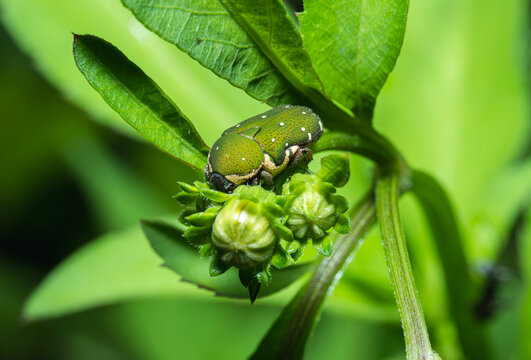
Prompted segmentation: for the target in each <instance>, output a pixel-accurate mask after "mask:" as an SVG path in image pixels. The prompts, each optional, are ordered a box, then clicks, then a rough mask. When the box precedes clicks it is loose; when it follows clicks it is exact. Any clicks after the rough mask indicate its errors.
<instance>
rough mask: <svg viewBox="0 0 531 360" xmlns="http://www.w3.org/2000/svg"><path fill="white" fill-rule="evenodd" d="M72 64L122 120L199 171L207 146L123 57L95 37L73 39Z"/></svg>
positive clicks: (203, 164) (167, 101) (149, 80)
mask: <svg viewBox="0 0 531 360" xmlns="http://www.w3.org/2000/svg"><path fill="white" fill-rule="evenodd" d="M74 57H75V60H76V64H77V66H78V67H79V69H80V70H81V72H82V73H83V75H85V77H86V78H87V80H88V81H89V83H90V84H91V85H92V86H93V87H94V89H96V90H97V91H98V92H99V93H100V94H101V96H102V97H103V98H104V99H105V101H106V102H107V103H108V104H109V105H110V106H111V107H112V108H113V109H114V110H115V111H116V112H118V113H119V114H120V115H121V116H122V117H123V118H124V120H125V121H127V122H128V123H129V124H130V125H131V126H132V127H134V128H135V129H136V130H137V131H138V132H139V133H140V134H141V135H142V136H143V137H145V138H146V139H148V140H149V141H151V142H152V143H153V144H155V145H156V146H157V147H158V148H160V149H161V150H163V151H165V152H167V153H168V154H170V155H171V156H173V157H175V158H177V159H179V160H181V161H183V162H185V163H187V164H190V165H191V166H193V167H196V168H198V169H202V168H203V167H204V166H205V164H206V153H207V152H208V147H207V146H206V145H205V144H204V143H203V141H202V140H201V138H200V137H199V135H198V134H197V131H196V130H195V128H194V126H193V125H192V124H191V123H190V121H189V120H188V119H187V118H186V117H185V116H184V115H183V114H182V113H181V112H180V110H179V109H178V108H177V106H175V105H174V104H173V102H172V101H171V100H170V99H169V98H168V97H167V96H166V95H165V94H164V93H163V92H162V90H161V89H160V88H159V87H158V86H157V85H156V84H155V83H154V82H153V81H152V80H151V79H150V78H149V77H148V76H147V75H146V74H145V73H144V72H143V71H142V70H141V69H140V68H138V67H137V66H136V65H135V64H133V63H132V62H131V61H129V60H128V59H127V58H126V57H125V55H124V54H122V53H121V52H120V51H119V50H118V49H116V48H115V47H114V46H112V45H111V44H109V43H107V42H106V41H104V40H102V39H99V38H97V37H95V36H89V35H84V36H75V40H74Z"/></svg>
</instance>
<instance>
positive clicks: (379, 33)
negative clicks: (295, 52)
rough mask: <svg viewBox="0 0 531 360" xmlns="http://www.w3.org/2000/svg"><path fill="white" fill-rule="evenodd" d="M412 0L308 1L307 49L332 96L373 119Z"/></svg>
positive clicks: (305, 19) (303, 20)
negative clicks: (378, 97)
mask: <svg viewBox="0 0 531 360" xmlns="http://www.w3.org/2000/svg"><path fill="white" fill-rule="evenodd" d="M407 10H408V0H385V1H376V0H366V1H364V0H337V1H326V0H306V1H305V2H304V12H303V13H302V14H301V16H300V23H301V31H302V34H303V42H304V47H305V48H306V49H307V50H308V52H309V53H310V56H311V58H312V62H313V64H314V66H315V68H316V69H317V72H318V74H319V76H320V77H321V78H322V80H323V83H324V85H325V89H326V91H327V92H328V94H329V95H330V96H331V97H332V98H334V99H336V100H337V101H339V102H340V103H342V104H343V105H344V106H346V107H348V108H350V109H353V110H354V113H355V114H356V115H358V116H361V117H370V116H371V114H372V108H373V107H374V103H375V100H376V96H377V95H378V93H379V92H380V89H381V88H382V86H383V84H384V82H385V80H386V79H387V76H388V75H389V73H390V72H391V70H392V69H393V67H394V65H395V62H396V58H397V56H398V53H399V52H400V48H401V46H402V40H403V37H404V31H405V25H406V16H407Z"/></svg>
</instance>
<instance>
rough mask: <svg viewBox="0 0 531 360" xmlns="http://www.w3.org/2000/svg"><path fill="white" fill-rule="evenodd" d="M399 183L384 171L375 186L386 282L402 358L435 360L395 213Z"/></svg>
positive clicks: (394, 177) (392, 173)
mask: <svg viewBox="0 0 531 360" xmlns="http://www.w3.org/2000/svg"><path fill="white" fill-rule="evenodd" d="M400 180H401V179H400V176H399V173H398V172H397V171H385V172H383V173H381V174H380V176H379V178H378V179H377V182H376V209H377V214H378V222H379V223H380V231H381V234H382V240H383V248H384V253H385V258H386V262H387V267H388V271H389V278H390V280H391V284H392V285H393V289H394V294H395V298H396V302H397V305H398V311H399V313H400V319H401V322H402V328H403V331H404V337H405V341H406V358H407V359H408V360H417V359H438V358H439V357H438V355H437V354H436V353H435V352H434V351H433V350H432V348H431V344H430V339H429V335H428V329H427V327H426V321H425V319H424V314H423V313H422V306H421V304H420V300H419V296H418V293H417V288H416V286H415V279H414V278H413V272H412V271H411V264H410V262H409V256H408V252H407V246H406V239H405V236H404V231H403V228H402V222H401V220H400V215H399V211H398V197H399V195H400V183H399V181H400Z"/></svg>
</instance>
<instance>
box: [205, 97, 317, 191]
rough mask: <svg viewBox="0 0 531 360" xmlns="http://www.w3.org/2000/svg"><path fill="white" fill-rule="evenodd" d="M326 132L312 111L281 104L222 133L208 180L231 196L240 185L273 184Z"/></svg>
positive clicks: (211, 156) (207, 172)
mask: <svg viewBox="0 0 531 360" xmlns="http://www.w3.org/2000/svg"><path fill="white" fill-rule="evenodd" d="M322 133H323V123H322V122H321V119H319V117H318V116H317V115H316V114H315V113H314V112H313V111H312V110H311V109H309V108H307V107H303V106H292V105H282V106H277V107H275V108H273V109H271V110H269V111H267V112H265V113H262V114H259V115H256V116H254V117H252V118H250V119H247V120H245V121H243V122H241V123H239V124H238V125H236V126H233V127H231V128H229V129H227V130H225V131H224V132H223V134H222V135H221V137H220V138H219V139H218V140H217V141H216V142H215V143H214V145H212V148H211V149H210V152H209V154H208V164H207V165H206V167H205V178H206V180H207V181H208V182H209V183H210V184H211V185H212V186H213V187H214V188H216V189H217V190H220V191H223V192H227V193H230V192H232V191H233V190H234V189H235V188H236V187H237V186H238V185H241V184H244V183H245V184H249V185H257V184H258V183H259V182H260V179H262V180H264V181H265V182H267V183H269V184H272V182H273V181H272V180H273V178H274V177H275V176H277V175H278V174H279V173H281V172H282V171H283V170H284V169H286V168H287V167H288V166H290V165H292V164H293V163H295V162H297V161H298V160H300V159H301V158H303V157H305V155H308V154H309V155H311V150H310V149H309V146H310V145H311V144H312V143H314V142H315V141H317V139H319V137H320V136H321V134H322Z"/></svg>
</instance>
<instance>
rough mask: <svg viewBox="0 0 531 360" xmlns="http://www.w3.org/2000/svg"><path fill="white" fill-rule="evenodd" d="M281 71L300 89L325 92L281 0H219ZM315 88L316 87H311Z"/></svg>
mask: <svg viewBox="0 0 531 360" xmlns="http://www.w3.org/2000/svg"><path fill="white" fill-rule="evenodd" d="M220 2H221V3H222V4H223V5H224V6H225V7H226V8H227V10H229V12H230V14H231V16H232V17H233V18H234V20H236V22H237V23H238V24H239V25H240V26H241V27H242V28H243V29H244V30H245V31H246V32H247V34H248V35H249V36H250V37H251V38H252V39H253V40H254V42H255V43H256V44H257V45H258V47H259V48H260V50H261V51H262V52H263V53H264V54H265V55H266V56H267V57H268V58H269V60H271V62H272V63H273V64H274V65H275V67H276V68H277V69H278V71H280V73H281V74H282V75H283V76H284V77H285V78H286V79H288V80H289V81H290V82H291V83H292V84H293V85H294V86H295V87H296V88H297V89H298V90H299V91H300V92H302V93H303V94H305V95H306V96H308V97H310V98H311V97H314V96H315V95H314V92H315V90H319V91H323V85H322V83H321V80H320V79H319V77H318V76H317V73H316V72H315V70H314V68H313V66H312V63H311V61H310V56H309V55H308V53H307V52H306V50H305V49H304V48H303V47H302V38H301V34H300V32H299V30H298V29H297V27H296V26H295V24H294V23H293V20H292V19H291V17H290V16H289V15H288V14H287V12H286V7H285V6H284V4H283V3H282V1H280V0H263V1H260V2H259V3H258V4H257V2H256V1H254V0H220ZM312 88H313V89H315V90H312Z"/></svg>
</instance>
